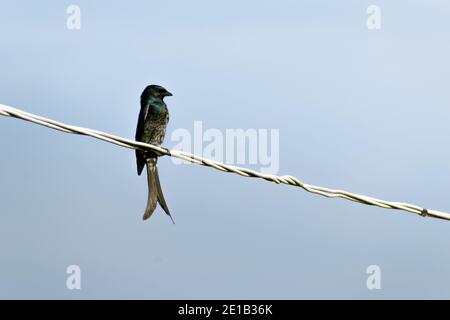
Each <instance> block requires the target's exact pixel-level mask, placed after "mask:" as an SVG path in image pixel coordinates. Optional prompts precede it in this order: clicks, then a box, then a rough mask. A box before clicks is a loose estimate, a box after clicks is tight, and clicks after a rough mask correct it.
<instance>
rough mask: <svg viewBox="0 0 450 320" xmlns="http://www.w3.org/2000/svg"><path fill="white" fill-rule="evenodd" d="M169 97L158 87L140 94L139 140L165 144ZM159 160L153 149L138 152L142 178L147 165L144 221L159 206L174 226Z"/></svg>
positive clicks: (137, 129) (148, 87) (151, 86)
mask: <svg viewBox="0 0 450 320" xmlns="http://www.w3.org/2000/svg"><path fill="white" fill-rule="evenodd" d="M168 96H172V93H170V92H169V91H167V90H166V89H165V88H163V87H161V86H159V85H154V84H152V85H149V86H147V87H146V88H145V89H144V91H143V92H142V94H141V109H140V112H139V118H138V123H137V128H136V136H135V139H136V141H140V142H145V143H148V144H152V145H156V146H160V145H161V144H162V143H163V141H164V136H165V134H166V127H167V124H168V122H169V110H168V109H167V105H166V104H165V102H164V98H165V97H168ZM157 161H158V156H157V154H156V153H154V152H152V151H150V150H148V151H142V150H136V164H137V173H138V175H139V176H140V175H141V173H142V171H143V169H144V167H145V166H147V184H148V197H147V206H146V208H145V212H144V216H143V219H144V220H147V219H148V218H150V217H151V215H152V213H153V211H155V209H156V206H157V204H158V203H159V204H160V206H161V207H162V208H163V210H164V211H165V213H166V214H167V215H168V216H169V217H170V219H171V220H172V222H173V223H174V224H175V222H174V220H173V218H172V215H171V214H170V211H169V207H168V206H167V203H166V200H165V199H164V195H163V193H162V189H161V184H160V181H159V175H158V168H157Z"/></svg>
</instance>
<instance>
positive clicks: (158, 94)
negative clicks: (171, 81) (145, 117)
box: [142, 84, 172, 100]
mask: <svg viewBox="0 0 450 320" xmlns="http://www.w3.org/2000/svg"><path fill="white" fill-rule="evenodd" d="M171 95H172V94H171V93H170V92H169V91H167V90H166V89H165V88H163V87H161V86H158V85H155V84H152V85H150V86H147V87H146V88H145V90H144V92H142V97H154V98H159V99H161V100H162V99H164V97H168V96H171Z"/></svg>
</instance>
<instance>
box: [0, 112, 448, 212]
mask: <svg viewBox="0 0 450 320" xmlns="http://www.w3.org/2000/svg"><path fill="white" fill-rule="evenodd" d="M0 115H3V116H6V117H14V118H17V119H22V120H25V121H29V122H33V123H36V124H40V125H42V126H46V127H49V128H52V129H55V130H59V131H62V132H66V133H73V134H80V135H85V136H90V137H93V138H97V139H100V140H104V141H107V142H110V143H113V144H116V145H118V146H121V147H125V148H129V149H139V150H151V151H153V152H155V153H156V154H157V155H158V156H170V157H175V158H179V159H182V160H185V161H188V162H191V163H196V164H199V165H203V166H207V167H211V168H214V169H217V170H220V171H223V172H232V173H236V174H238V175H241V176H244V177H253V178H261V179H264V180H267V181H271V182H275V183H277V184H287V185H290V186H295V187H300V188H302V189H304V190H305V191H308V192H311V193H315V194H319V195H321V196H324V197H327V198H343V199H346V200H350V201H354V202H358V203H361V204H365V205H371V206H377V207H381V208H386V209H397V210H403V211H407V212H411V213H415V214H418V215H420V216H423V217H427V216H429V217H433V218H440V219H445V220H450V214H449V213H445V212H440V211H436V210H430V209H425V208H422V207H419V206H416V205H413V204H409V203H403V202H393V201H386V200H381V199H377V198H372V197H369V196H365V195H360V194H355V193H351V192H348V191H345V190H339V189H330V188H324V187H319V186H314V185H311V184H307V183H304V182H302V181H300V180H299V179H297V178H296V177H294V176H290V175H284V176H277V175H272V174H264V173H261V172H258V171H255V170H251V169H247V168H242V167H237V166H233V165H228V164H224V163H221V162H218V161H215V160H211V159H205V158H203V157H200V156H197V155H194V154H191V153H189V152H184V151H180V150H169V149H166V148H163V147H159V146H154V145H151V144H147V143H143V142H138V141H134V140H129V139H126V138H122V137H119V136H115V135H112V134H109V133H105V132H102V131H98V130H93V129H88V128H83V127H77V126H73V125H68V124H65V123H62V122H58V121H55V120H51V119H47V118H44V117H41V116H37V115H34V114H31V113H28V112H25V111H22V110H19V109H16V108H12V107H9V106H6V105H3V104H0Z"/></svg>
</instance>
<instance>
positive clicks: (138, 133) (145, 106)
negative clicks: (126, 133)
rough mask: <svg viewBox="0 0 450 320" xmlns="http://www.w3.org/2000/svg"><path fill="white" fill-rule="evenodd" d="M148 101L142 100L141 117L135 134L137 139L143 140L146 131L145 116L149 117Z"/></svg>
mask: <svg viewBox="0 0 450 320" xmlns="http://www.w3.org/2000/svg"><path fill="white" fill-rule="evenodd" d="M148 107H149V106H148V103H145V104H144V103H142V102H141V111H139V119H138V123H137V128H136V135H135V139H136V141H141V139H142V134H143V132H144V123H145V118H147V114H148Z"/></svg>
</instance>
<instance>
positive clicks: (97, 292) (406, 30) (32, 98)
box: [0, 0, 450, 299]
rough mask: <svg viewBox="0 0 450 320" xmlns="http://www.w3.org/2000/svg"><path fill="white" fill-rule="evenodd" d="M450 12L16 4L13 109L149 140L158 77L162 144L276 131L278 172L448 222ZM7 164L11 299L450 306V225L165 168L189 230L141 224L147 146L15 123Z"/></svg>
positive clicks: (1, 141) (12, 11) (0, 216)
mask: <svg viewBox="0 0 450 320" xmlns="http://www.w3.org/2000/svg"><path fill="white" fill-rule="evenodd" d="M70 4H77V5H79V6H80V8H81V29H80V30H68V29H67V28H66V19H67V17H68V14H67V13H66V9H67V6H68V5H70ZM371 4H376V5H379V6H380V7H381V14H382V16H381V19H382V20H381V30H368V29H367V27H366V20H367V17H368V15H367V13H366V9H367V7H368V6H369V5H371ZM449 16H450V3H449V2H448V1H444V0H441V1H438V0H433V1H406V0H403V1H375V2H374V1H360V0H358V1H357V0H354V1H339V2H338V1H317V0H315V1H312V0H311V1H277V2H274V1H262V0H257V1H256V0H255V1H245V2H243V1H234V0H232V1H226V2H225V1H223V2H222V3H219V2H217V1H216V2H212V1H206V0H205V1H189V2H186V1H115V2H111V1H77V2H73V3H71V2H64V1H59V2H58V3H56V2H54V1H43V2H42V1H41V2H39V3H37V2H36V3H34V2H30V1H4V0H2V1H0V103H3V104H6V105H9V106H12V107H17V108H20V109H23V110H26V111H28V112H31V113H35V114H38V115H41V116H45V117H49V118H52V119H55V120H59V121H63V122H66V123H70V124H74V125H79V126H85V127H89V128H94V129H98V130H102V131H106V132H110V133H113V134H117V135H120V136H124V137H129V138H133V137H134V132H135V128H136V121H137V116H138V112H139V95H140V94H141V92H142V90H143V89H144V87H145V86H146V85H148V84H151V83H157V84H160V85H163V86H165V87H166V88H167V89H168V90H170V91H171V92H173V94H174V96H173V97H170V98H168V99H166V101H167V104H168V106H169V110H170V115H171V120H170V124H169V127H168V135H167V137H168V138H167V139H166V141H165V146H166V147H172V146H174V145H175V144H176V143H175V142H173V141H171V140H170V133H171V132H173V131H174V130H176V129H179V128H186V129H188V130H192V129H193V123H194V121H195V120H201V121H203V126H204V128H205V129H207V128H218V129H220V130H222V131H224V130H225V129H228V128H231V129H234V128H244V129H248V128H256V129H259V128H261V129H268V130H270V129H279V130H280V155H279V156H280V160H279V162H280V168H279V174H292V175H295V176H297V177H298V178H300V179H301V180H303V181H305V182H307V183H311V184H316V185H320V186H325V187H332V188H342V189H345V190H348V191H352V192H357V193H361V194H367V195H371V196H375V197H379V198H382V199H386V200H394V201H405V202H411V203H414V204H417V205H421V206H425V207H427V208H431V209H436V210H442V211H449V210H450V197H449V189H448V185H449V182H450V166H449V160H450V149H449V147H448V146H449V143H450V126H449V118H450V90H449V89H448V84H449V82H450V64H449V62H448V57H450V42H449V41H448V36H449V32H450V20H449ZM0 159H1V160H0V161H1V162H0V177H1V178H0V252H1V255H0V298H4V299H5V298H6V299H9V298H25V299H29V298H37V299H45V298H58V299H81V298H84V299H93V298H102V299H110V298H114V299H116V298H124V299H131V298H135V299H226V298H238V299H303V298H306V299H310V298H325V299H332V298H337V299H343V298H360V299H380V298H450V268H449V264H450V249H449V243H450V223H449V222H445V221H441V220H437V219H432V218H425V219H424V218H421V217H418V216H415V215H414V214H409V213H404V212H399V211H393V210H385V209H381V208H375V207H368V206H364V205H359V204H356V203H352V202H348V201H345V200H342V199H326V198H323V197H320V196H317V195H313V194H309V193H306V192H304V191H302V190H301V189H298V188H294V187H289V186H283V185H275V184H273V183H269V182H266V181H263V180H257V179H247V178H243V177H239V176H236V175H232V174H225V173H221V172H219V171H216V170H213V169H209V168H205V167H200V166H195V165H174V164H173V163H172V161H171V160H170V159H168V158H161V159H160V161H159V172H160V177H161V181H162V187H163V190H164V194H165V197H166V200H167V202H168V205H169V207H170V209H171V211H172V213H173V216H174V219H175V221H176V225H172V223H171V222H170V219H169V218H168V217H167V216H165V214H164V213H163V211H162V210H161V209H160V208H158V209H157V211H156V212H155V213H154V215H153V216H152V218H151V219H150V220H148V221H145V222H144V221H142V219H141V217H142V213H143V210H144V208H145V201H146V197H147V186H146V178H145V177H144V176H141V177H138V176H137V175H136V167H135V157H134V152H133V151H132V150H128V149H124V148H120V147H117V146H115V145H111V144H108V143H104V142H101V141H98V140H95V139H91V138H87V137H80V136H74V135H68V134H63V133H60V132H57V131H54V130H50V129H47V128H43V127H40V126H37V125H34V124H31V123H27V122H24V121H19V120H16V119H12V118H5V117H0ZM250 167H251V166H250ZM73 264H75V265H79V266H80V268H81V287H82V289H81V290H68V289H67V288H66V278H67V276H68V275H67V274H66V268H67V266H69V265H73ZM369 265H378V266H379V267H380V268H381V286H382V289H380V290H368V289H367V287H366V279H367V277H368V275H367V274H366V268H367V267H368V266H369Z"/></svg>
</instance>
